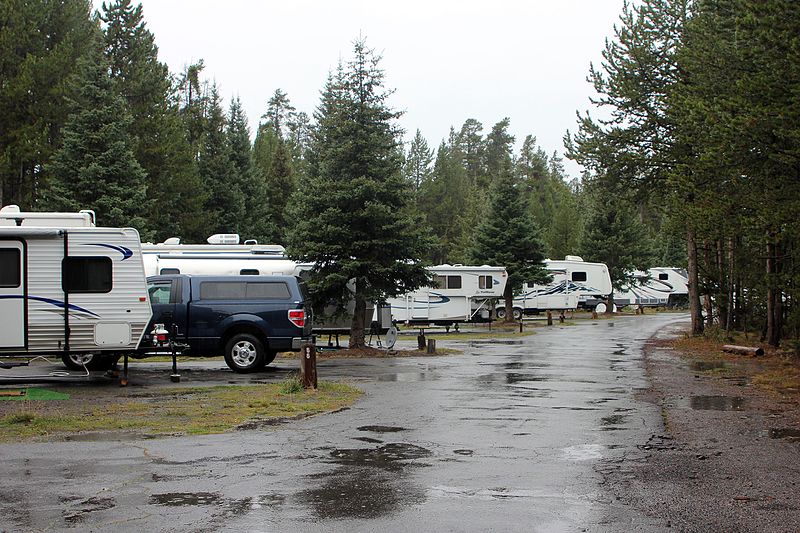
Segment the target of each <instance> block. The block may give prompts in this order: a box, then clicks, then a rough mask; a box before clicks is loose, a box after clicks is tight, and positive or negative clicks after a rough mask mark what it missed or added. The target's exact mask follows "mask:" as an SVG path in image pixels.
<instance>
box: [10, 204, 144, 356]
mask: <svg viewBox="0 0 800 533" xmlns="http://www.w3.org/2000/svg"><path fill="white" fill-rule="evenodd" d="M150 315H151V310H150V302H149V300H148V297H147V285H146V281H145V275H144V267H143V265H142V256H141V250H140V243H139V233H138V232H137V231H136V230H135V229H133V228H103V227H95V226H94V217H93V214H92V213H91V212H81V213H24V212H20V210H19V209H18V208H17V207H16V206H7V207H4V208H3V209H2V210H0V316H2V322H0V354H2V355H17V356H19V355H22V356H33V355H45V354H51V355H60V356H61V357H62V359H63V360H64V363H65V364H66V365H67V366H68V367H70V368H83V364H84V363H86V364H87V366H89V364H90V363H91V364H92V365H93V366H94V367H95V368H100V367H101V366H103V363H104V362H108V361H110V360H111V359H110V358H108V357H103V355H106V354H109V355H110V354H117V353H119V352H123V351H133V350H135V349H136V348H137V347H138V346H139V341H140V340H141V337H142V335H143V334H144V329H145V327H146V326H147V323H148V322H149V320H150Z"/></svg>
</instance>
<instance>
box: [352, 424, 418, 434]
mask: <svg viewBox="0 0 800 533" xmlns="http://www.w3.org/2000/svg"><path fill="white" fill-rule="evenodd" d="M357 429H358V430H359V431H371V432H372V433H399V432H400V431H408V428H402V427H397V426H361V427H359V428H357Z"/></svg>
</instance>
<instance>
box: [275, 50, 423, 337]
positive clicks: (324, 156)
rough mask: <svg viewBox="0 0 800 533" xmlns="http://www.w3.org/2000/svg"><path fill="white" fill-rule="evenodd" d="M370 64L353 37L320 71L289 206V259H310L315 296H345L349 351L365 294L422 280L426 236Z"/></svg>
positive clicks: (376, 71)
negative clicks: (311, 127) (341, 56)
mask: <svg viewBox="0 0 800 533" xmlns="http://www.w3.org/2000/svg"><path fill="white" fill-rule="evenodd" d="M379 61H380V57H378V56H376V55H375V54H374V53H373V52H372V50H370V49H368V48H367V46H366V44H365V42H364V41H363V40H358V41H356V42H355V44H354V57H353V59H352V60H351V61H350V62H349V63H348V64H347V67H346V68H345V67H343V66H341V65H340V66H339V68H338V69H337V71H336V72H335V74H332V75H331V76H330V77H329V79H328V81H327V83H326V85H325V88H324V90H323V93H322V101H321V103H320V106H319V107H318V109H317V111H316V113H315V118H316V120H317V125H316V128H315V132H314V142H313V151H312V152H313V157H312V158H311V160H310V165H311V167H310V176H309V178H308V180H307V183H306V187H304V188H301V189H300V190H299V192H298V194H296V195H295V196H294V197H293V204H292V208H291V217H292V226H291V229H290V233H289V248H288V250H289V253H290V256H291V257H292V258H294V259H296V260H300V261H309V262H313V263H314V265H315V266H314V269H313V278H312V281H311V287H312V288H313V289H314V290H316V291H318V293H319V294H321V295H323V296H324V297H325V298H328V297H334V298H336V299H338V301H340V302H347V301H349V300H350V298H351V297H352V298H353V300H354V304H355V308H354V311H353V321H352V327H351V333H350V334H351V336H350V346H351V347H354V348H359V347H363V346H364V345H365V338H364V326H365V321H366V316H365V315H366V302H367V301H368V300H371V301H375V300H381V299H384V298H386V297H390V296H395V295H398V294H402V293H405V292H408V291H409V290H412V289H415V288H417V287H419V286H421V285H423V284H425V283H426V282H427V280H428V276H427V273H426V271H425V269H424V265H423V264H422V263H420V259H421V258H422V257H423V256H424V254H425V252H426V250H427V247H428V244H429V241H428V239H427V238H426V235H425V233H424V232H423V231H422V229H421V228H422V224H421V220H420V217H419V216H418V214H417V213H416V211H415V210H414V205H413V203H412V195H411V193H410V187H409V184H408V182H407V181H406V180H405V179H403V176H402V171H401V170H402V169H401V164H402V161H401V150H400V149H399V131H398V130H397V128H396V126H395V124H394V121H395V120H396V119H397V118H398V116H399V113H397V112H395V111H393V110H392V109H390V108H389V107H388V105H387V98H388V96H389V94H390V93H389V92H388V91H386V90H385V89H384V87H383V76H384V75H383V71H382V70H381V69H380V67H379ZM348 284H351V287H352V289H353V292H352V293H351V291H350V290H349V289H348Z"/></svg>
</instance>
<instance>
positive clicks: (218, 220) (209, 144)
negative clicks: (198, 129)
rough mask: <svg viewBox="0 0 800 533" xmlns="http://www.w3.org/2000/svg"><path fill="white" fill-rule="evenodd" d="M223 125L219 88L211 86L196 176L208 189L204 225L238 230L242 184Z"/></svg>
mask: <svg viewBox="0 0 800 533" xmlns="http://www.w3.org/2000/svg"><path fill="white" fill-rule="evenodd" d="M226 125H227V121H226V119H225V115H224V113H223V111H222V106H221V101H220V96H219V92H218V91H217V88H216V86H214V87H212V89H211V94H210V97H209V102H208V115H207V118H206V131H205V133H204V136H203V140H202V144H201V147H200V157H199V161H198V168H199V171H200V176H201V178H202V179H203V182H204V183H205V188H206V190H208V193H209V196H208V200H207V202H206V207H205V211H206V227H207V228H208V229H209V230H211V233H239V225H240V224H241V223H242V221H243V220H244V218H245V205H244V195H243V193H242V184H241V182H240V181H239V179H238V175H237V172H236V167H235V166H234V164H233V161H232V158H231V149H230V145H229V144H228V139H227V138H226V134H225V129H226Z"/></svg>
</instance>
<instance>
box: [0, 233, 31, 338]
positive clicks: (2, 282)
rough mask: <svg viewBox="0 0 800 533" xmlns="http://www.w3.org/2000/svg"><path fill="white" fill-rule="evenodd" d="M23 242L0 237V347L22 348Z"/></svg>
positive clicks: (24, 330)
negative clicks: (1, 239)
mask: <svg viewBox="0 0 800 533" xmlns="http://www.w3.org/2000/svg"><path fill="white" fill-rule="evenodd" d="M25 295H26V291H25V246H24V244H23V243H22V242H21V241H0V317H2V320H0V348H25V337H26V324H25V309H26V304H27V302H26V301H25Z"/></svg>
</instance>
